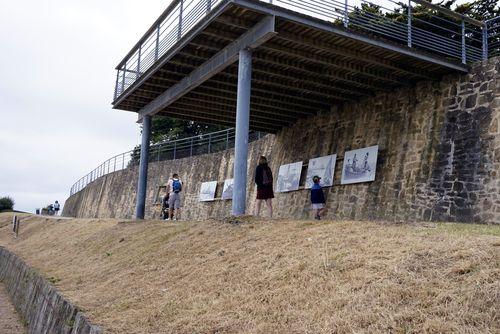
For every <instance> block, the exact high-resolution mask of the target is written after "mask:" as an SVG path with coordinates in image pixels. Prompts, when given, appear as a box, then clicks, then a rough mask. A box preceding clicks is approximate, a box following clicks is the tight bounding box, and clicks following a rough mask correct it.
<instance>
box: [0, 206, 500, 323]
mask: <svg viewBox="0 0 500 334" xmlns="http://www.w3.org/2000/svg"><path fill="white" fill-rule="evenodd" d="M11 219H12V215H11V214H0V245H3V246H6V247H7V248H8V249H11V250H13V251H14V252H16V253H17V254H19V255H20V256H21V257H22V258H23V259H25V260H26V261H27V262H28V263H29V264H31V265H32V266H34V267H36V268H38V269H39V270H40V271H41V272H42V273H43V274H44V275H45V276H46V277H47V278H49V279H50V280H51V281H52V282H53V283H54V284H55V286H57V288H58V289H59V290H60V291H62V292H63V294H64V295H66V296H67V297H68V298H69V299H70V300H72V301H73V302H75V303H76V304H77V305H79V306H81V307H82V308H83V309H84V310H85V311H86V312H87V314H88V315H89V317H90V318H91V319H92V320H93V322H95V323H96V324H99V325H102V326H104V328H105V329H106V330H107V332H109V333H235V332H240V333H422V332H428V333H437V332H440V333H498V332H499V331H500V320H499V316H498V314H499V309H498V308H499V305H500V226H482V225H463V224H429V223H427V224H411V225H392V224H385V223H370V222H347V221H346V222H336V221H321V222H311V221H282V220H277V221H257V220H248V221H245V222H243V223H240V222H234V221H233V222H230V221H225V222H221V221H205V222H178V223H166V222H160V221H144V222H132V221H122V220H116V219H78V220H77V219H75V220H62V219H59V220H58V219H49V218H43V217H36V216H24V217H23V219H22V225H21V230H20V237H19V239H17V240H16V239H13V237H12V234H11V232H10V225H9V222H10V221H11Z"/></svg>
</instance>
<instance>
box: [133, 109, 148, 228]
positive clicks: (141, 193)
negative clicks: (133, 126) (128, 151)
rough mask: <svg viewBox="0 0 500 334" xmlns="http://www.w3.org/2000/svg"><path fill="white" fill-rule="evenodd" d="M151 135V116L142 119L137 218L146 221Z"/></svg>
mask: <svg viewBox="0 0 500 334" xmlns="http://www.w3.org/2000/svg"><path fill="white" fill-rule="evenodd" d="M150 135H151V116H148V115H147V116H144V117H143V119H142V142H141V160H140V163H139V181H138V184H137V204H136V208H135V217H136V218H137V219H144V213H145V210H146V188H147V184H148V162H149V138H150Z"/></svg>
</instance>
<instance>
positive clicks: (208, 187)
mask: <svg viewBox="0 0 500 334" xmlns="http://www.w3.org/2000/svg"><path fill="white" fill-rule="evenodd" d="M216 189H217V181H212V182H203V183H202V184H201V188H200V202H210V201H213V200H215V191H216Z"/></svg>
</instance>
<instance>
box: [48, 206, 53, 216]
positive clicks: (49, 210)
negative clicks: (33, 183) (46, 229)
mask: <svg viewBox="0 0 500 334" xmlns="http://www.w3.org/2000/svg"><path fill="white" fill-rule="evenodd" d="M47 213H48V214H49V216H53V215H54V204H49V205H48V206H47Z"/></svg>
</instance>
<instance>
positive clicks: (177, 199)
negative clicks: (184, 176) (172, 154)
mask: <svg viewBox="0 0 500 334" xmlns="http://www.w3.org/2000/svg"><path fill="white" fill-rule="evenodd" d="M167 191H168V192H170V198H169V199H168V207H169V210H170V215H169V219H172V220H177V219H180V218H181V191H182V181H181V180H180V179H179V175H178V174H177V173H175V174H174V175H172V178H171V179H170V180H168V183H167ZM174 210H175V215H174ZM169 219H167V220H169Z"/></svg>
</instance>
